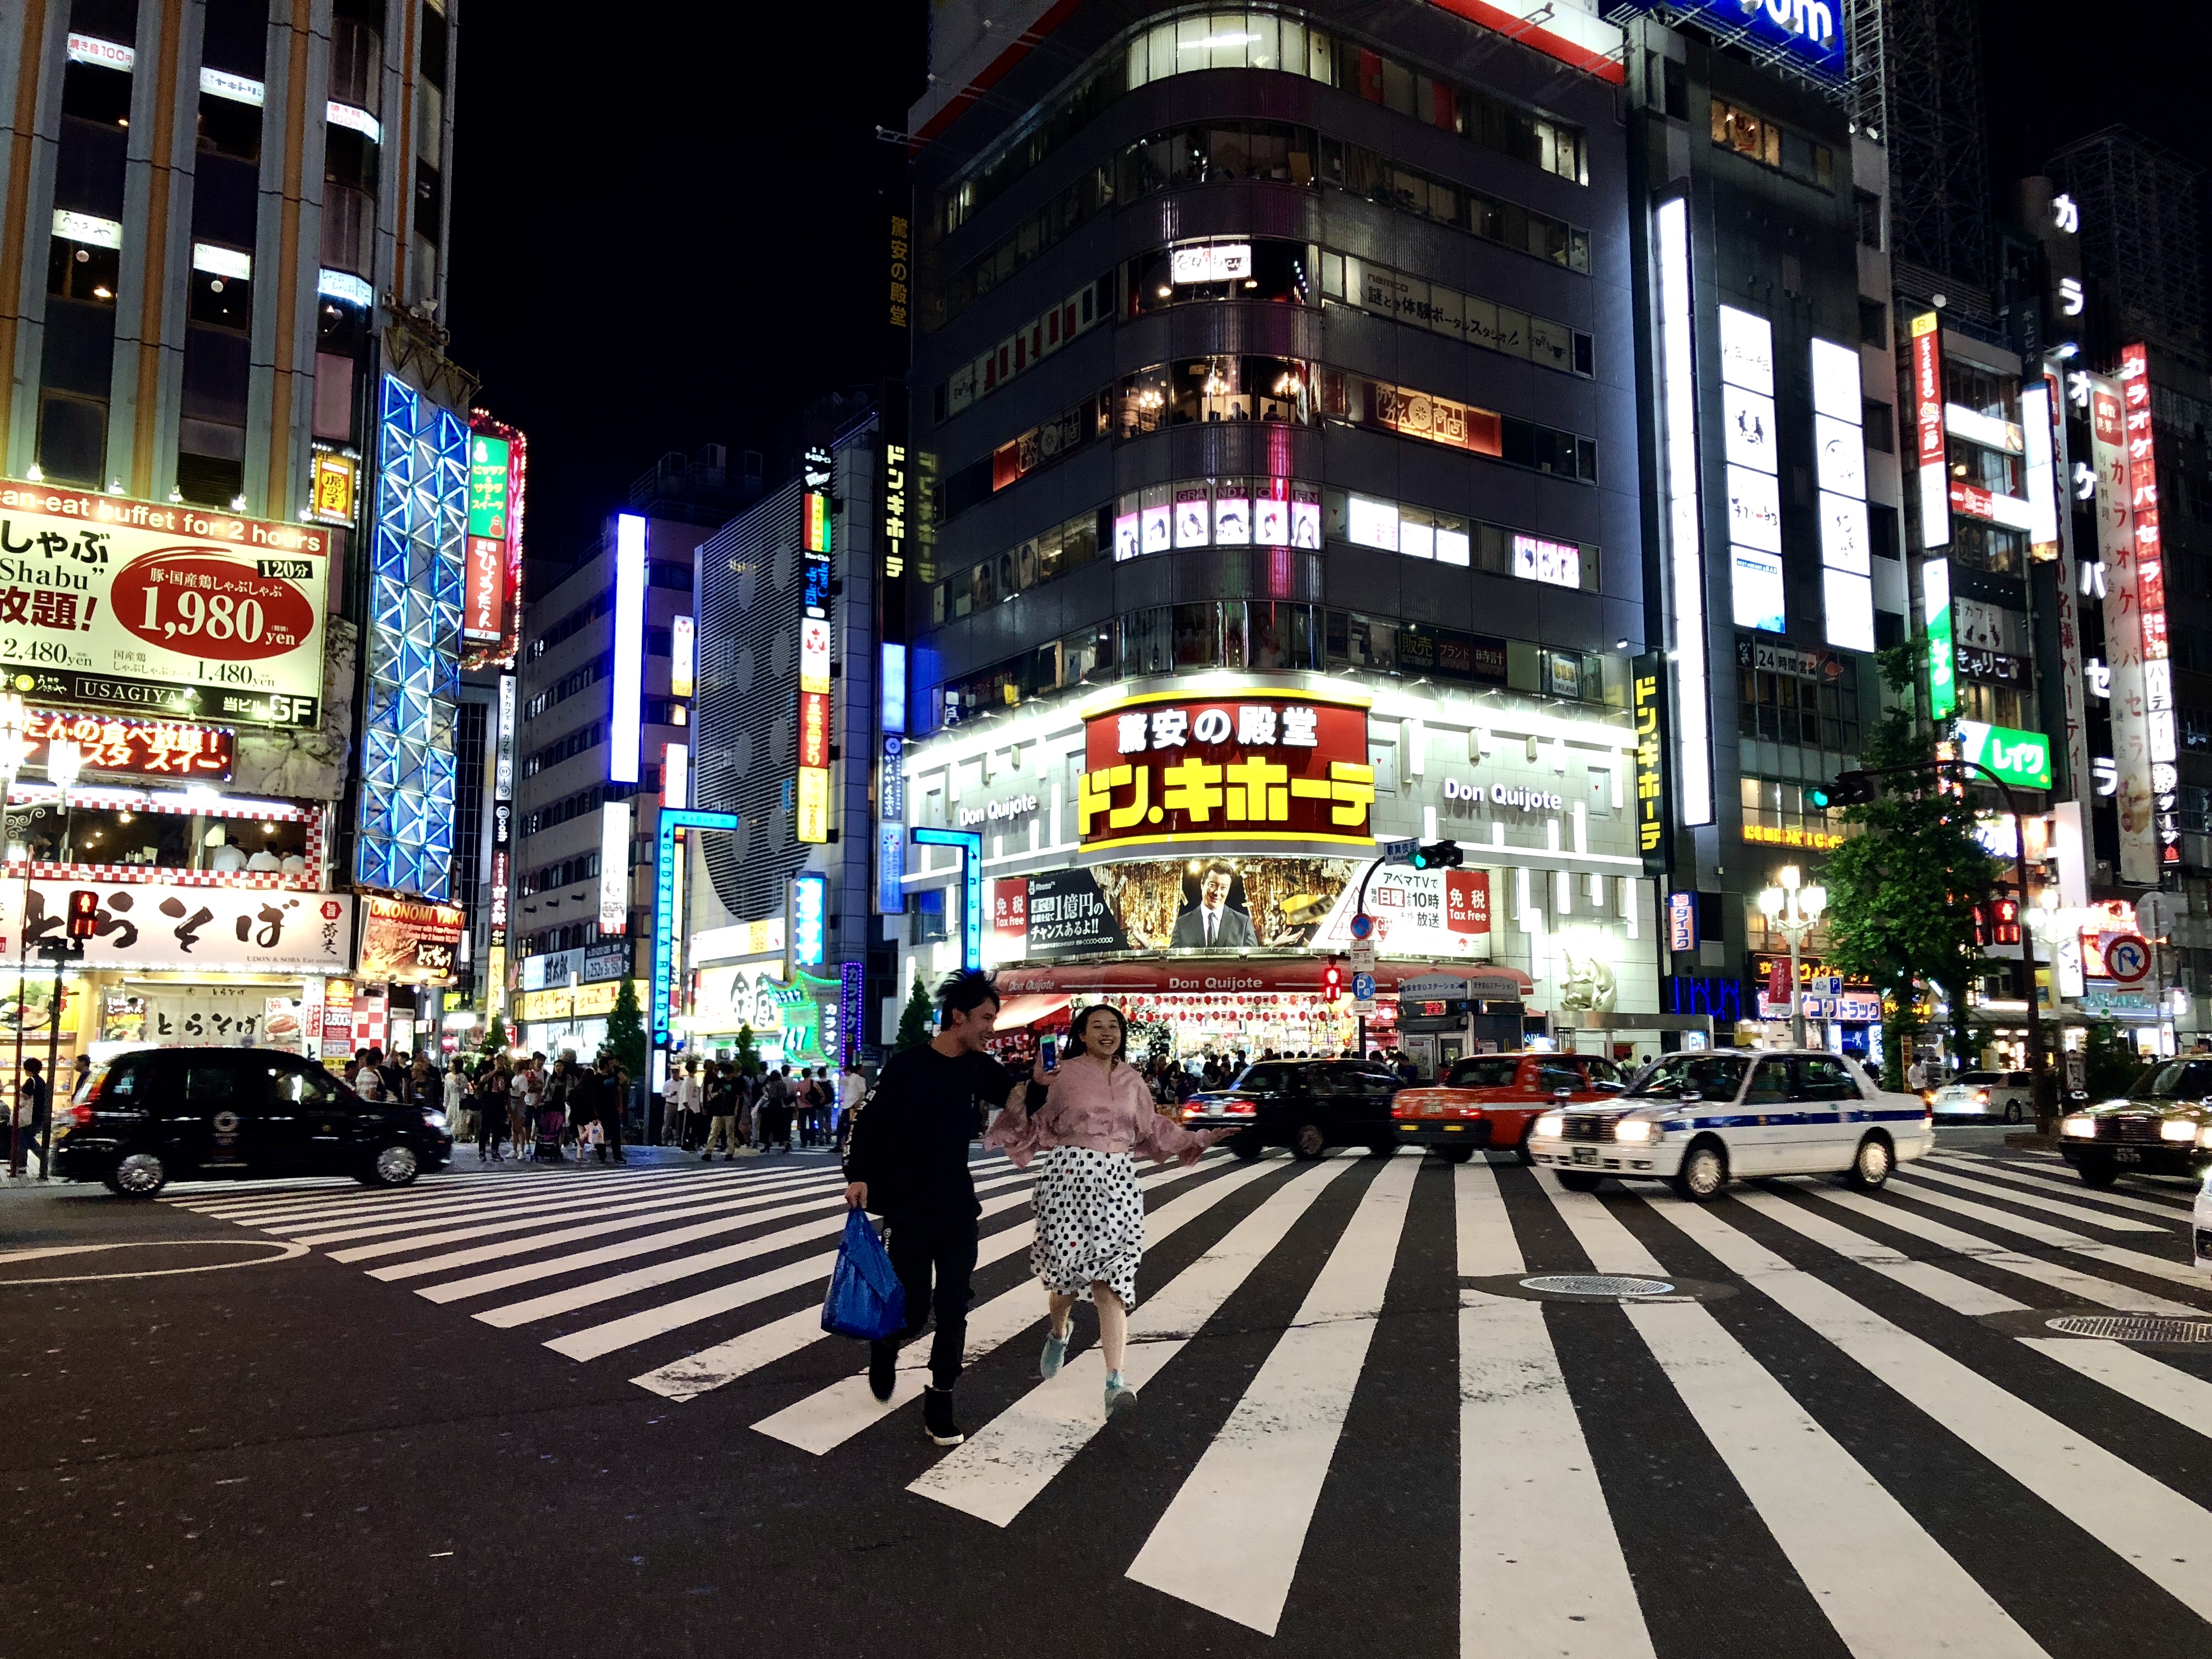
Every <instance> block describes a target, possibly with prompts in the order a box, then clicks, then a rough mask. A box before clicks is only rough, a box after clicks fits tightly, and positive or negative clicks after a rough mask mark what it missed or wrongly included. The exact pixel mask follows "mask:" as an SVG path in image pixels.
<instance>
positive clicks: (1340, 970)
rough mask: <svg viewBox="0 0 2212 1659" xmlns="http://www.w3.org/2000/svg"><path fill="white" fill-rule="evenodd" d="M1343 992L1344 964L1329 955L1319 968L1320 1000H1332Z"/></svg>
mask: <svg viewBox="0 0 2212 1659" xmlns="http://www.w3.org/2000/svg"><path fill="white" fill-rule="evenodd" d="M1343 994H1344V964H1343V963H1341V962H1340V961H1338V960H1337V958H1336V957H1330V958H1329V959H1328V963H1327V964H1326V965H1325V966H1324V967H1323V968H1322V970H1321V1000H1322V1001H1323V1002H1334V1001H1335V1000H1337V999H1338V998H1339V997H1340V996H1342V995H1343Z"/></svg>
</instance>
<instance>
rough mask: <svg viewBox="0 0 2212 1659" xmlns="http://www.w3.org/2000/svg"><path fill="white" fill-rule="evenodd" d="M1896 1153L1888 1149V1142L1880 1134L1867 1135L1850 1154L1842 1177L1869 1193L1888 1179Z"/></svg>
mask: <svg viewBox="0 0 2212 1659" xmlns="http://www.w3.org/2000/svg"><path fill="white" fill-rule="evenodd" d="M1896 1161H1897V1155H1896V1153H1894V1152H1892V1151H1891V1150H1890V1145H1889V1142H1888V1141H1887V1140H1885V1139H1883V1138H1882V1137H1881V1136H1880V1135H1869V1136H1868V1137H1867V1138H1866V1139H1864V1140H1862V1141H1861V1142H1859V1149H1858V1151H1857V1152H1855V1153H1853V1154H1852V1156H1851V1167H1850V1170H1847V1171H1846V1172H1845V1173H1844V1180H1846V1181H1848V1182H1850V1184H1851V1185H1852V1186H1854V1187H1856V1188H1858V1189H1859V1190H1860V1191H1861V1192H1863V1193H1870V1192H1873V1191H1875V1190H1876V1189H1877V1188H1880V1187H1881V1186H1882V1185H1883V1184H1884V1183H1886V1182H1887V1181H1888V1180H1889V1172H1890V1170H1891V1169H1892V1168H1893V1166H1894V1165H1895V1164H1896Z"/></svg>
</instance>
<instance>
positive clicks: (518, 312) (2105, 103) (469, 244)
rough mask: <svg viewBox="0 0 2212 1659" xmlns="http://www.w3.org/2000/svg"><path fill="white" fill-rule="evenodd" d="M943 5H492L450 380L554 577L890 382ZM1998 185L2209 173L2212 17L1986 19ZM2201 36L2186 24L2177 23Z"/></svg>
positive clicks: (464, 130)
mask: <svg viewBox="0 0 2212 1659" xmlns="http://www.w3.org/2000/svg"><path fill="white" fill-rule="evenodd" d="M1981 10H1982V15H1983V28H1984V52H1985V56H1986V59H1987V66H1988V73H1987V77H1986V87H1987V98H1988V106H1989V114H1990V142H1991V173H1992V177H1993V181H1994V183H1995V185H1996V187H1997V188H1998V189H1999V190H2000V191H2001V190H2002V185H2003V184H2004V182H2005V181H2007V180H2009V179H2012V178H2015V177H2017V176H2018V175H2020V174H2021V173H2028V172H2034V171H2039V170H2040V168H2041V167H2042V165H2043V162H2044V160H2045V157H2046V156H2047V155H2049V154H2050V152H2051V149H2054V148H2056V147H2057V145H2059V144H2062V143H2065V142H2067V141H2068V140H2069V139H2072V138H2075V137H2081V136H2082V135H2083V134H2085V133H2088V132H2093V131H2096V130H2097V129H2099V128H2100V127H2103V126H2106V125H2111V124H2112V123H2113V122H2117V121H2127V122H2130V123H2132V124H2133V125H2136V126H2137V127H2138V128H2140V129H2141V130H2142V131H2144V132H2146V133H2148V135H2149V136H2151V137H2154V138H2156V139H2158V140H2159V141H2160V142H2161V143H2165V144H2167V145H2169V146H2170V147H2172V149H2176V150H2179V152H2181V153H2182V154H2183V155H2186V156H2188V157H2189V158H2190V159H2191V160H2192V161H2197V162H2198V163H2199V164H2200V165H2202V164H2204V163H2206V162H2208V161H2212V143H2208V139H2207V137H2206V135H2205V132H2204V129H2203V118H2202V110H2203V91H2202V87H2201V85H2200V84H2199V82H2200V80H2201V74H2202V70H2201V65H2202V64H2203V62H2204V59H2205V58H2206V51H2205V47H2206V46H2207V44H2208V40H2212V22H2207V21H2205V17H2204V13H2203V10H2202V9H2198V8H2193V7H2182V6H2179V5H2167V6H2142V5H2131V4H2124V3H2119V0H2106V3H2104V4H2103V5H2085V4H2081V3H2078V0H2069V3H2063V4H2061V3H2054V0H1982V4H1981ZM550 15H556V14H549V13H548V12H547V10H546V9H545V8H544V7H543V6H542V5H537V4H531V3H526V0H474V3H472V4H471V6H470V8H469V11H468V18H467V22H466V27H465V28H464V29H463V30H462V32H461V35H460V52H459V64H458V66H457V67H458V83H457V85H456V88H455V93H456V96H457V98H458V100H459V107H458V111H457V113H458V117H459V125H458V127H457V131H456V138H455V147H456V150H457V156H456V160H455V164H454V178H453V225H454V233H453V265H452V278H451V285H450V290H449V292H450V301H449V304H450V307H451V312H452V315H451V317H450V319H449V320H450V321H451V323H452V325H453V345H452V348H451V349H452V351H453V356H454V358H455V359H456V360H457V361H458V362H460V363H461V364H463V365H464V366H465V367H466V368H469V369H471V371H473V372H475V373H477V374H481V375H482V376H483V391H482V392H481V394H480V399H479V400H480V401H481V402H482V403H483V405H484V406H485V407H487V408H489V410H491V411H492V412H493V413H494V414H495V415H497V416H500V417H501V419H503V420H507V421H510V422H513V423H514V424H516V425H518V426H520V427H522V428H524V429H525V430H526V431H527V432H528V433H529V435H530V439H531V460H532V467H531V472H530V499H529V519H528V525H527V529H526V533H527V535H528V537H529V540H530V544H531V547H532V551H533V553H535V554H537V555H539V556H547V557H551V558H555V559H562V560H565V559H566V558H568V556H571V555H572V554H573V553H574V551H575V550H578V549H580V548H581V547H582V546H583V545H585V544H587V543H588V542H590V541H591V540H592V538H594V537H595V536H596V535H597V533H598V527H599V520H600V518H601V516H602V515H603V514H604V513H606V512H607V511H609V510H610V509H611V508H612V507H614V506H615V505H617V503H618V502H620V501H622V500H623V498H624V495H625V494H626V492H627V490H628V489H629V483H630V481H631V480H632V479H633V478H635V477H636V476H637V475H638V474H639V473H641V472H642V471H646V470H647V468H649V467H651V466H652V465H653V463H654V461H655V460H656V459H658V458H659V456H660V455H661V454H662V453H664V452H665V451H667V450H671V449H680V450H684V451H686V452H690V451H693V450H696V449H697V448H698V447H700V446H701V445H702V444H707V443H722V444H726V445H727V446H728V447H729V449H730V452H731V461H732V465H733V466H734V465H736V461H737V455H738V452H739V451H741V450H744V449H758V450H762V451H763V452H764V453H767V454H768V455H769V458H770V460H769V470H770V472H771V474H772V475H773V474H774V473H775V471H776V465H775V453H776V452H777V451H778V450H779V449H780V448H782V447H785V443H786V438H787V433H788V431H789V429H790V422H791V420H792V417H793V416H794V415H795V413H796V412H797V411H798V410H799V408H801V407H802V406H803V405H804V404H806V403H807V402H809V401H811V399H812V398H816V397H818V396H820V395H821V394H823V393H824V392H829V391H832V390H835V389H837V388H839V387H842V386H851V385H854V384H856V383H859V382H861V381H865V380H871V379H873V378H875V377H876V376H878V374H880V373H881V372H882V371H881V365H880V362H879V361H878V352H879V350H880V346H879V341H880V334H879V331H878V326H877V320H878V313H879V310H880V306H881V301H882V297H883V295H882V289H883V281H884V276H883V264H884V245H883V211H882V206H881V198H880V197H879V196H878V194H877V191H878V188H879V187H880V185H881V184H882V183H883V181H884V178H885V176H886V173H887V172H890V171H891V170H893V169H895V168H896V162H897V155H898V152H897V151H896V149H893V148H892V147H890V146H888V145H885V144H883V143H879V142H878V141H877V140H876V139H874V138H873V137H872V136H871V130H872V128H873V127H874V125H876V124H877V123H878V122H881V123H882V124H884V125H886V126H890V127H894V128H896V127H899V126H902V125H904V117H905V112H906V109H907V107H908V104H909V103H910V102H911V101H912V100H913V99H914V97H915V95H916V94H917V93H918V91H919V88H920V87H921V77H922V74H923V70H924V67H925V65H924V63H923V58H924V54H925V40H926V33H925V31H926V27H927V0H862V3H860V4H857V5H851V6H842V7H838V8H835V9H832V8H829V7H827V6H820V5H812V6H809V5H779V6H748V5H732V4H730V3H728V0H721V3H717V4H714V5H702V4H698V3H696V0H692V3H684V0H678V3H673V4H666V5H662V6H658V7H654V8H651V9H648V10H647V11H645V12H641V13H637V14H634V15H631V16H630V18H629V22H628V25H627V27H625V26H624V23H623V14H622V13H620V12H619V11H617V12H613V13H608V14H605V15H599V17H598V21H595V22H594V23H593V24H592V26H591V27H567V26H565V25H562V24H560V23H557V22H556V23H553V24H550V25H549V22H548V19H549V16H550ZM2182 20H2186V21H2182Z"/></svg>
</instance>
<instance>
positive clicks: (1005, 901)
mask: <svg viewBox="0 0 2212 1659" xmlns="http://www.w3.org/2000/svg"><path fill="white" fill-rule="evenodd" d="M1029 930H1030V879H1029V878H1028V877H1027V876H1014V877H1012V878H1005V877H1001V878H998V879H996V880H994V881H993V882H992V883H991V931H992V932H993V933H1003V934H1005V935H1006V937H1007V938H1009V939H1026V938H1027V937H1028V936H1029Z"/></svg>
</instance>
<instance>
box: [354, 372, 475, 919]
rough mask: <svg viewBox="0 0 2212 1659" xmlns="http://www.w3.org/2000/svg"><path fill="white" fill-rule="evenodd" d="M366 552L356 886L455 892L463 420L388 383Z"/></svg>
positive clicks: (437, 895)
mask: <svg viewBox="0 0 2212 1659" xmlns="http://www.w3.org/2000/svg"><path fill="white" fill-rule="evenodd" d="M377 427H378V455H377V501H376V525H375V529H374V532H373V533H372V536H371V538H370V544H369V550H368V551H369V582H368V588H369V592H368V613H369V614H368V628H367V629H364V630H363V636H362V649H363V650H364V651H365V652H366V653H368V697H367V700H366V703H365V706H364V707H363V708H362V783H361V798H360V799H361V805H360V826H361V829H360V835H359V836H358V837H357V839H356V848H357V849H358V850H357V852H356V857H355V865H354V873H355V878H356V880H358V881H360V882H361V883H362V884H364V885H366V886H370V887H387V888H393V889H397V890H399V891H402V892H409V893H420V894H421V895H422V896H424V897H425V898H429V899H438V900H443V899H446V898H447V897H449V896H450V895H451V890H452V879H453V868H452V866H453V799H454V783H455V779H456V776H457V768H456V765H455V762H454V757H453V730H454V727H455V726H456V725H457V724H458V715H457V708H458V703H459V690H460V657H461V569H462V563H461V560H462V543H463V538H464V537H465V532H466V530H467V525H468V471H469V469H468V441H469V430H468V426H467V424H466V422H464V421H463V420H462V419H461V418H460V416H458V415H456V414H454V413H453V411H452V410H447V409H441V408H439V407H438V405H436V404H433V403H431V402H429V401H428V399H426V398H424V397H423V396H422V394H421V393H420V392H416V390H415V388H414V387H412V386H409V385H408V384H407V383H406V382H405V381H404V380H399V379H398V378H397V377H395V376H392V375H389V374H387V375H386V376H385V378H384V385H383V388H382V396H381V398H380V402H379V408H378V420H377Z"/></svg>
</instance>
